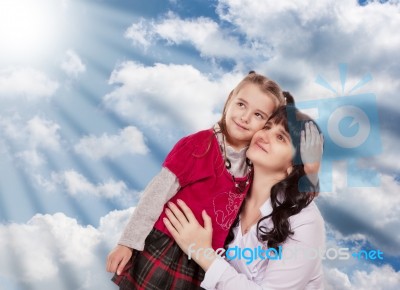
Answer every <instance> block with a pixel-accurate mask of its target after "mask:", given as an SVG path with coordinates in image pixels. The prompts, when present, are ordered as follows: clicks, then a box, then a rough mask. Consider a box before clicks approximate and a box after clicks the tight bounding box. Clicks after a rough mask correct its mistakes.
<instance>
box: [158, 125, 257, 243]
mask: <svg viewBox="0 0 400 290" xmlns="http://www.w3.org/2000/svg"><path fill="white" fill-rule="evenodd" d="M163 166H164V167H166V168H168V169H169V170H170V171H171V172H173V173H174V174H175V175H176V177H177V178H178V181H179V184H180V186H181V188H180V189H179V191H178V192H177V194H176V195H175V196H174V197H172V198H171V199H170V201H172V202H174V203H176V200H177V199H181V200H183V201H184V202H185V203H186V204H187V205H188V206H189V208H190V209H191V210H192V211H193V213H194V215H195V217H196V218H197V220H198V221H199V223H200V224H201V225H204V224H203V218H202V215H201V212H202V210H203V209H205V210H206V212H207V214H208V215H209V216H210V217H211V220H212V226H213V239H212V245H213V248H214V249H217V248H222V247H223V245H224V242H225V239H226V236H227V235H228V232H229V229H230V227H231V225H232V223H233V222H234V220H235V218H236V216H237V214H238V212H239V208H240V205H241V204H242V201H243V199H244V197H245V196H246V193H247V191H248V189H249V187H250V186H249V184H250V182H249V184H248V185H247V186H245V187H244V190H243V191H242V192H240V191H239V190H238V189H237V188H236V187H235V183H234V180H233V177H232V175H231V174H230V173H229V172H228V171H227V170H226V168H225V162H224V160H223V158H222V154H221V150H220V148H219V144H218V141H217V138H216V137H215V135H214V132H213V130H211V129H210V130H205V131H200V132H198V133H195V134H193V135H189V136H187V137H185V138H183V139H181V140H180V141H179V142H178V143H177V144H176V145H175V146H174V148H173V149H172V151H171V152H170V153H169V154H168V156H167V158H166V159H165V161H164V164H163ZM248 178H250V177H242V178H235V180H236V183H238V182H242V183H243V182H245V181H247V179H248ZM165 208H166V205H165V206H164V210H163V212H162V214H161V215H160V217H159V218H158V220H157V222H156V223H155V226H154V227H155V228H156V229H158V230H160V231H162V232H164V233H166V234H167V235H169V236H171V235H170V233H169V231H168V229H167V228H166V227H165V225H164V223H163V218H164V217H166V215H165V212H164V211H165Z"/></svg>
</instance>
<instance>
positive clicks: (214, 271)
mask: <svg viewBox="0 0 400 290" xmlns="http://www.w3.org/2000/svg"><path fill="white" fill-rule="evenodd" d="M228 267H229V263H228V262H227V261H226V260H224V258H222V257H218V258H217V259H215V260H214V261H213V262H212V264H211V266H210V267H209V268H208V270H207V272H206V274H205V276H204V280H203V282H201V284H200V287H203V288H205V289H215V288H216V286H217V283H218V282H219V281H220V278H221V276H222V274H223V273H224V272H225V270H226V269H227V268H228Z"/></svg>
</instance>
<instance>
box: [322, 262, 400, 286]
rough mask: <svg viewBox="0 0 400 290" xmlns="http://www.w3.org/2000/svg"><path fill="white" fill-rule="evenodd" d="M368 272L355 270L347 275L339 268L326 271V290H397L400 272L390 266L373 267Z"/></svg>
mask: <svg viewBox="0 0 400 290" xmlns="http://www.w3.org/2000/svg"><path fill="white" fill-rule="evenodd" d="M369 268H370V269H368V270H355V271H354V272H353V273H352V274H350V275H349V274H347V273H344V272H342V271H340V270H339V269H337V268H330V269H325V273H324V274H325V289H326V290H336V289H341V290H358V289H363V290H396V289H398V287H399V283H400V272H396V271H395V270H394V269H393V268H392V267H390V266H389V265H384V266H382V267H377V266H374V265H371V266H370V267H369Z"/></svg>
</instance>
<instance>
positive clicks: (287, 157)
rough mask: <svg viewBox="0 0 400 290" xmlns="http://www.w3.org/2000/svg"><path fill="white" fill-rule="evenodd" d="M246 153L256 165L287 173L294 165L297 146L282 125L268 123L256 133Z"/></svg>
mask: <svg viewBox="0 0 400 290" xmlns="http://www.w3.org/2000/svg"><path fill="white" fill-rule="evenodd" d="M246 154H247V158H249V159H250V160H251V161H252V162H253V164H254V165H256V164H257V165H259V166H261V167H263V168H267V169H269V170H270V171H273V172H282V173H287V172H288V169H289V168H291V167H292V159H293V156H294V154H295V148H294V146H293V144H292V142H291V139H290V135H289V133H288V132H287V131H286V130H285V128H284V127H283V126H282V125H275V124H272V123H267V125H266V126H265V127H264V129H261V130H259V131H258V132H257V133H256V134H254V137H253V139H252V140H251V143H250V146H249V149H248V150H247V153H246Z"/></svg>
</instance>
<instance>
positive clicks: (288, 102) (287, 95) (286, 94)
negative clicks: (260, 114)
mask: <svg viewBox="0 0 400 290" xmlns="http://www.w3.org/2000/svg"><path fill="white" fill-rule="evenodd" d="M282 93H283V97H284V98H285V101H286V105H292V106H294V105H295V102H294V98H293V96H292V94H291V93H289V92H287V91H283V92H282Z"/></svg>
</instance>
